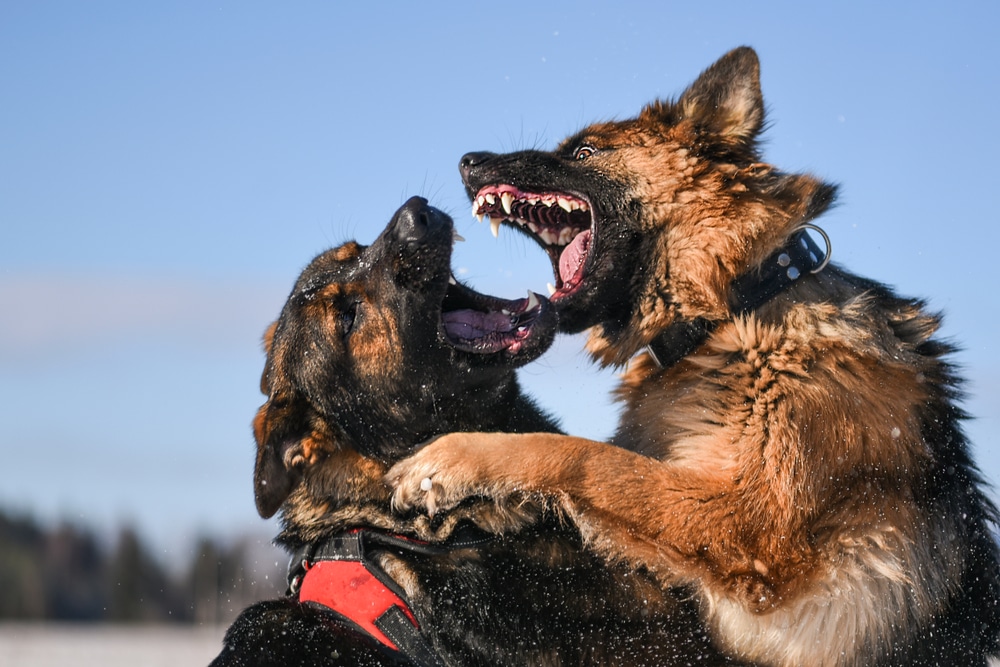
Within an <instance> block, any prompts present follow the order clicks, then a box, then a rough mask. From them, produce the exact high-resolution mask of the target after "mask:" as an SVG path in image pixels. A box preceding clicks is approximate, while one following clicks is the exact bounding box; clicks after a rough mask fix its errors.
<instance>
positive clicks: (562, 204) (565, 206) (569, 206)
mask: <svg viewBox="0 0 1000 667" xmlns="http://www.w3.org/2000/svg"><path fill="white" fill-rule="evenodd" d="M556 203H557V204H559V208H561V209H562V210H564V211H566V212H567V213H572V212H573V203H572V202H570V201H569V200H568V199H566V198H565V197H559V199H557V200H556Z"/></svg>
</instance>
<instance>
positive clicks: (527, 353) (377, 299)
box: [212, 198, 736, 667]
mask: <svg viewBox="0 0 1000 667" xmlns="http://www.w3.org/2000/svg"><path fill="white" fill-rule="evenodd" d="M453 231H454V229H453V226H452V221H451V219H450V218H448V217H447V216H446V215H444V214H443V213H441V212H440V211H436V210H435V209H432V208H431V207H429V206H427V202H426V201H424V200H422V199H420V198H412V199H411V200H410V201H408V202H407V203H406V204H404V206H403V207H402V208H401V209H400V210H399V211H398V212H397V213H396V215H395V216H394V217H393V220H392V221H391V222H390V224H389V225H388V226H387V228H386V229H385V230H384V231H383V232H382V234H381V235H380V236H379V238H378V239H376V241H375V242H374V243H373V244H372V245H370V246H367V247H362V246H359V245H357V244H355V243H348V244H345V245H343V246H340V247H339V248H336V249H333V250H330V251H327V252H325V253H323V254H321V255H319V256H318V257H317V258H316V259H314V260H313V262H311V263H310V265H309V266H308V267H306V269H305V270H304V271H303V273H302V275H301V276H300V277H299V279H298V281H297V282H296V285H295V288H294V289H293V291H292V293H291V294H290V295H289V298H288V300H287V302H286V303H285V306H284V308H283V309H282V313H281V316H280V317H279V319H278V322H277V323H276V324H275V325H274V326H273V327H271V328H270V329H269V330H268V332H267V333H266V335H265V349H266V352H267V363H266V366H265V371H264V375H263V378H262V381H261V388H262V390H263V392H264V393H265V394H266V395H267V401H266V402H265V403H264V405H262V406H261V407H260V409H259V411H258V412H257V416H256V418H255V419H254V435H255V437H256V440H257V445H258V450H257V465H256V468H255V473H254V488H255V496H256V501H257V507H258V510H259V512H260V513H261V515H262V516H264V517H269V516H271V515H272V514H274V513H275V512H276V511H278V510H279V509H280V513H281V522H282V532H281V535H280V536H279V542H281V543H282V544H284V545H285V546H286V547H288V548H289V549H290V550H292V551H293V552H295V550H297V549H299V548H300V547H305V546H307V545H313V546H315V545H317V544H322V543H323V542H324V541H325V540H326V538H330V537H332V536H335V535H341V534H342V533H344V532H345V531H351V530H353V529H358V528H362V529H365V530H366V531H369V532H370V533H377V532H382V533H392V534H397V535H406V536H411V537H418V538H421V539H423V540H427V541H435V542H439V543H444V545H443V546H442V545H440V544H439V546H440V547H441V548H440V550H439V551H438V552H435V553H427V552H425V551H422V550H419V549H415V550H412V551H411V550H407V549H403V548H399V547H398V546H382V547H379V546H378V543H377V542H375V543H374V544H375V546H374V547H372V548H371V549H370V550H369V553H368V556H369V557H370V559H371V561H372V562H374V563H376V564H377V565H378V566H379V567H380V568H381V569H382V570H383V571H384V572H386V573H387V575H388V576H389V578H391V580H392V582H394V583H395V584H396V585H398V587H399V588H401V589H403V591H405V598H406V602H407V606H408V607H409V609H410V611H411V612H412V614H413V616H414V618H415V619H416V621H417V623H418V624H419V627H420V632H421V635H422V636H423V637H424V639H425V640H426V641H427V643H428V644H429V645H430V646H431V648H432V650H433V651H434V652H435V653H436V654H437V655H438V657H439V658H440V659H441V661H442V664H446V665H469V666H472V665H492V666H494V667H498V666H504V665H510V666H512V667H528V666H537V667H542V666H544V667H556V666H558V665H584V664H587V665H621V666H623V667H625V666H627V667H637V666H642V665H647V666H649V667H653V666H656V667H662V666H665V665H690V664H699V665H706V666H710V665H733V664H736V661H734V660H732V659H731V658H728V657H727V656H724V655H722V654H721V652H720V651H718V649H717V648H716V647H715V646H714V645H713V644H712V642H711V640H710V639H709V638H708V636H707V632H706V630H705V628H704V626H703V625H702V624H701V622H700V620H699V618H698V614H697V607H696V605H695V604H694V603H693V601H692V600H691V598H690V595H689V594H688V592H687V591H684V590H678V589H670V590H668V589H664V588H663V587H662V585H661V584H660V582H659V581H658V580H657V579H656V578H655V577H653V576H652V575H650V574H649V573H647V572H640V571H636V570H635V569H634V568H630V567H628V566H626V565H625V564H621V563H620V564H608V563H607V562H606V561H605V560H603V559H601V558H600V557H598V556H596V555H595V554H593V553H592V552H590V551H588V550H586V549H584V548H583V545H582V540H581V538H580V534H579V532H578V531H576V530H575V529H574V528H572V527H571V526H569V525H567V523H566V522H565V520H564V518H563V517H561V516H559V515H558V514H555V513H546V512H544V511H543V510H544V508H542V507H541V506H540V504H539V503H534V502H531V499H529V498H526V499H522V502H519V503H516V504H510V505H498V504H495V503H492V502H489V501H487V500H480V501H478V502H473V503H468V504H465V505H463V507H462V508H460V509H458V510H456V511H454V512H451V513H449V514H448V515H447V516H443V517H437V518H436V519H434V520H431V519H430V518H429V517H428V516H426V515H424V514H417V513H414V514H411V515H410V516H405V517H404V516H399V515H398V514H396V513H394V512H393V511H392V508H391V505H390V495H391V489H390V488H389V487H388V486H386V484H385V482H384V475H385V474H386V472H387V470H388V468H389V466H390V465H391V464H392V463H394V462H396V461H398V460H400V459H402V458H403V457H405V456H406V455H408V454H410V453H412V451H414V450H415V449H416V448H417V447H418V446H419V443H422V442H426V441H427V440H428V439H429V438H432V437H435V436H438V435H440V434H442V433H447V432H449V431H454V430H474V429H480V428H481V429H485V430H495V431H508V432H521V433H526V432H539V431H557V430H558V427H557V425H556V424H555V422H553V421H552V420H551V419H550V418H549V417H548V416H547V415H545V414H544V413H543V412H541V411H540V410H539V409H538V407H537V406H536V405H535V404H534V402H533V401H532V400H531V399H530V398H529V397H527V396H525V395H524V394H523V393H522V392H521V391H520V388H519V384H518V382H517V378H516V375H515V371H516V369H517V368H519V367H521V366H523V365H524V364H526V363H528V362H530V361H532V360H533V359H535V358H537V357H538V356H539V355H540V354H541V353H542V352H543V351H544V350H545V349H547V348H548V346H549V345H550V344H551V342H552V340H553V339H554V337H555V333H556V317H555V311H554V309H553V308H551V306H550V304H548V302H547V301H546V300H544V299H541V298H538V299H534V298H532V299H515V300H512V301H508V300H503V299H498V298H494V297H489V296H486V295H482V294H477V293H475V292H473V291H472V290H471V289H469V288H467V287H465V286H463V285H461V284H460V283H457V282H456V281H452V280H449V278H450V276H451V271H450V264H449V262H450V257H451V246H452V242H453ZM477 314H478V316H477ZM500 315H503V316H504V317H498V316H500ZM463 322H464V323H467V324H469V323H471V324H470V327H469V328H468V329H464V328H463V327H462V326H461V325H462V323H463ZM472 325H474V326H472ZM470 330H471V331H472V333H471V334H470V333H469V331H470ZM470 335H472V336H474V337H469V336H470ZM539 517H541V519H540V520H539ZM460 524H464V525H460ZM468 524H472V525H474V526H476V527H478V529H477V530H476V531H475V534H476V535H478V536H480V537H482V536H483V535H484V534H485V533H507V534H510V536H509V537H508V536H506V535H505V536H503V537H496V538H489V539H481V540H480V541H479V543H478V544H476V545H475V546H472V547H470V546H468V545H464V546H462V545H456V544H454V540H452V541H451V542H448V541H447V538H449V536H451V535H452V533H453V532H454V531H460V534H467V533H468V531H469V530H470V526H469V525H468ZM299 558H301V553H299ZM297 562H298V561H296V563H297ZM331 656H332V657H331ZM331 660H332V661H333V663H336V664H343V665H354V666H358V667H360V666H366V667H376V666H378V667H401V666H403V665H410V664H416V663H415V662H411V660H415V656H413V655H409V654H406V655H402V654H397V653H393V652H390V651H387V650H384V647H381V648H380V647H379V646H378V645H376V644H375V642H374V641H373V640H371V639H370V638H368V637H366V636H365V635H364V634H363V633H361V632H360V631H359V630H357V629H356V628H354V626H352V625H351V624H350V623H348V622H346V621H345V620H344V619H342V618H338V617H336V616H334V615H333V614H332V613H331V612H330V611H329V610H326V611H324V610H323V609H321V608H318V607H316V606H314V605H312V604H310V603H309V602H301V601H300V600H299V599H298V596H297V595H295V594H292V595H289V596H286V597H284V598H280V599H277V600H267V601H263V602H260V603H257V604H255V605H253V606H251V607H250V608H248V609H246V610H245V611H244V612H243V613H242V614H241V615H240V617H239V618H238V619H237V621H236V622H235V623H234V624H233V626H232V627H231V628H230V629H229V630H228V632H227V633H226V639H225V646H224V648H223V650H222V652H221V653H220V655H219V656H218V657H217V658H216V660H215V661H214V662H213V663H212V664H213V667H250V666H260V667H264V666H268V667H270V666H272V665H298V666H301V667H311V666H316V667H319V666H320V665H329V664H333V663H331ZM421 664H427V663H421Z"/></svg>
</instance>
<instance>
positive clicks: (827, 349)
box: [389, 48, 1000, 666]
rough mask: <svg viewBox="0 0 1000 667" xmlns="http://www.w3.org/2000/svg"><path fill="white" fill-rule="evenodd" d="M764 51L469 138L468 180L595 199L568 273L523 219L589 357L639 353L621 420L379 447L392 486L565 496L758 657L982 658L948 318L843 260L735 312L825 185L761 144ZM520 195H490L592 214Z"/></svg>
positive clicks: (991, 636)
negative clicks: (626, 114)
mask: <svg viewBox="0 0 1000 667" xmlns="http://www.w3.org/2000/svg"><path fill="white" fill-rule="evenodd" d="M758 71H759V67H758V62H757V57H756V54H754V53H753V51H752V50H750V49H746V48H743V49H737V50H735V51H733V52H731V53H730V54H727V55H726V56H725V57H723V58H722V59H721V60H720V61H719V62H718V63H716V64H715V65H713V66H712V67H711V68H709V69H708V70H706V72H705V73H703V74H702V75H701V77H699V79H698V80H697V81H696V82H695V83H694V84H693V85H692V86H691V87H690V88H688V90H687V91H685V92H684V93H683V94H682V95H681V97H680V98H679V99H678V100H677V101H676V102H654V103H652V104H650V105H649V106H647V107H646V108H645V109H643V110H642V112H641V113H640V114H639V116H638V117H636V118H634V119H631V120H626V121H621V122H613V123H601V124H597V125H593V126H591V127H588V128H585V129H584V130H583V131H581V132H580V133H578V134H577V135H575V136H573V137H571V138H569V139H567V140H566V141H565V142H563V144H561V145H560V147H559V148H557V149H556V150H555V151H554V152H552V153H544V152H540V151H522V152H519V153H512V154H506V155H494V154H488V153H476V154H469V155H468V156H466V157H465V158H464V159H463V163H462V170H463V177H464V178H465V181H466V185H467V187H468V189H469V193H470V196H472V197H473V198H474V200H475V198H476V197H477V194H481V193H483V192H501V191H503V189H504V188H508V189H510V190H512V191H513V190H516V191H517V195H516V197H515V199H518V200H523V201H524V202H528V200H529V197H531V196H534V197H536V199H537V196H539V195H553V196H554V195H565V196H567V197H572V198H574V200H577V201H582V202H585V203H586V205H587V209H588V210H589V211H591V215H592V221H591V223H590V226H589V229H590V233H591V234H592V236H591V237H590V238H589V248H588V251H587V254H586V259H585V260H584V264H583V269H582V271H583V273H582V274H580V275H581V276H582V277H581V278H579V280H580V282H579V286H576V283H575V281H576V280H577V278H571V277H570V276H569V274H568V273H567V274H566V275H561V273H560V270H559V256H560V253H563V252H566V251H564V249H563V245H564V244H557V243H553V242H550V241H551V239H549V240H546V239H545V238H543V237H541V236H540V235H539V234H536V233H532V235H534V236H536V238H538V240H539V242H540V243H541V244H542V245H543V246H545V247H546V248H547V250H548V251H549V253H550V255H551V256H552V259H553V265H554V267H555V269H556V277H557V287H559V290H558V291H557V292H556V293H555V294H554V295H553V296H552V301H553V303H554V304H556V306H557V308H558V309H559V314H560V318H561V321H562V322H563V325H564V328H566V329H569V330H579V329H582V328H584V327H592V328H591V337H590V341H589V344H588V345H589V349H590V351H591V353H592V354H593V356H594V357H595V359H597V360H598V361H600V362H601V363H604V364H618V365H625V364H627V370H626V372H625V373H624V376H623V378H622V383H621V387H620V388H619V389H618V398H619V399H620V401H621V403H622V407H623V412H622V417H621V422H620V424H619V428H618V432H617V434H616V435H615V437H614V439H613V442H612V443H611V444H605V443H600V442H594V441H590V440H585V439H582V438H574V437H569V436H562V435H558V434H529V435H510V434H495V433H460V434H451V435H448V436H445V437H443V438H440V439H439V440H437V441H435V442H434V443H432V444H431V445H429V446H427V447H426V448H424V449H423V450H421V451H420V452H418V453H417V454H416V455H414V456H413V457H411V458H410V459H407V460H406V461H404V462H402V463H400V464H397V465H396V466H395V467H393V469H392V470H391V471H390V474H389V479H390V480H391V482H392V483H393V484H394V485H395V486H396V491H395V496H394V501H395V502H396V504H397V505H398V506H399V507H403V508H406V507H410V506H413V505H417V506H427V507H431V508H434V507H436V508H439V509H447V508H450V507H453V506H455V505H456V504H457V503H458V502H459V501H461V500H462V499H463V498H466V497H469V496H488V497H492V498H494V499H495V500H496V502H497V503H498V504H500V505H504V504H507V503H510V502H512V501H517V500H519V499H522V498H525V497H528V498H534V499H537V500H538V501H540V502H543V503H547V504H549V505H552V506H555V507H558V508H559V509H560V510H561V511H563V512H564V513H565V514H566V515H567V516H569V517H571V518H572V520H573V522H574V523H575V525H576V526H577V527H578V528H579V530H580V531H581V533H582V534H583V536H584V539H585V541H586V543H587V544H588V545H589V547H590V548H591V549H592V550H593V551H594V552H595V553H598V554H600V555H601V556H603V557H605V558H606V559H608V560H610V561H616V562H617V561H624V562H628V563H631V564H633V565H635V566H641V567H644V568H648V569H649V570H651V571H652V572H654V573H655V575H656V576H657V577H658V578H659V579H660V580H661V581H662V582H663V584H664V585H688V586H692V587H693V588H694V589H695V590H696V591H697V595H698V598H699V599H700V601H701V605H702V611H703V617H704V619H705V621H706V622H707V623H708V624H709V625H710V626H711V627H712V629H713V630H712V631H713V634H714V637H715V639H716V640H717V641H718V642H719V643H720V644H721V645H722V646H724V647H725V648H726V649H727V650H728V651H729V652H730V653H731V654H732V655H735V656H739V657H741V658H744V659H749V660H753V661H756V662H759V663H761V664H770V665H782V666H791V665H817V666H825V665H899V664H913V665H917V664H919V665H932V664H963V665H973V664H975V665H984V664H985V663H986V656H987V655H993V654H996V652H997V651H998V629H1000V616H998V611H997V606H998V597H1000V566H998V556H997V547H996V543H995V541H994V539H993V537H992V531H993V529H994V528H995V521H996V516H995V514H996V513H995V509H994V508H993V506H992V504H991V503H990V502H989V501H988V500H987V498H986V496H985V494H984V491H983V487H984V484H983V482H982V480H981V478H980V476H979V474H978V472H977V471H976V469H975V467H974V465H973V464H972V462H971V460H970V459H969V452H968V448H967V444H966V443H965V441H964V438H963V436H962V433H961V427H960V420H961V418H962V417H963V415H962V413H961V410H960V409H959V408H958V407H956V405H955V399H956V395H957V390H956V380H955V379H954V377H953V374H952V371H951V368H950V366H949V365H948V363H947V362H946V361H945V360H944V359H943V358H942V357H943V355H944V354H946V353H947V352H949V351H950V349H949V347H948V346H947V345H944V344H942V343H940V342H938V341H936V340H935V339H934V338H933V337H932V336H933V334H934V333H935V331H936V330H937V328H938V318H937V317H936V316H934V315H932V314H929V313H927V312H926V311H925V310H924V308H923V304H922V303H921V302H919V301H914V300H909V299H904V298H900V297H897V296H895V295H894V294H893V293H892V292H891V291H890V290H889V289H888V288H886V287H885V286H883V285H879V284H877V283H874V282H872V281H868V280H865V279H862V278H859V277H857V276H854V275H852V274H850V273H848V272H847V271H844V270H842V269H840V268H838V267H835V266H831V267H827V268H826V269H825V270H824V271H823V272H821V273H819V274H817V275H806V276H803V278H802V279H801V280H799V281H798V282H797V283H795V284H794V285H793V286H792V287H791V288H790V289H788V290H786V291H785V292H783V293H782V294H780V295H779V296H777V297H776V298H773V299H771V300H770V301H768V302H766V303H765V304H764V305H763V306H761V307H759V308H757V309H756V310H755V311H754V312H751V313H749V314H743V315H741V314H735V313H734V312H733V311H732V310H731V307H730V305H729V300H730V287H731V285H732V283H733V281H734V280H735V279H736V278H737V277H739V276H742V275H744V274H747V273H750V272H753V271H755V270H756V269H757V267H759V266H760V264H761V262H763V261H764V260H765V258H767V257H768V256H769V255H771V254H772V253H773V252H775V251H776V250H777V249H779V248H780V247H782V245H783V244H784V243H785V242H786V240H787V239H788V237H789V236H790V235H791V234H792V233H793V231H794V230H795V229H796V228H797V227H798V226H799V225H801V224H802V223H804V222H807V221H809V220H811V219H812V218H814V217H815V216H816V215H818V214H820V213H822V211H823V210H824V209H825V208H827V206H828V205H829V203H830V202H831V201H832V198H833V193H834V188H833V187H832V186H829V185H827V184H825V183H823V182H821V181H820V180H818V179H816V178H814V177H812V176H809V175H801V174H785V173H783V172H781V171H779V170H778V169H776V168H774V167H772V166H770V165H767V164H764V163H762V162H761V158H760V155H759V151H758V147H757V138H758V134H759V132H760V131H761V128H762V126H763V121H764V113H763V100H762V96H761V93H760V84H759V73H758ZM528 193H530V194H528ZM518 205H519V204H518V203H517V202H515V206H514V211H515V212H514V213H509V212H507V213H505V212H502V211H500V210H499V208H498V207H496V206H493V207H492V208H491V205H490V204H483V205H482V208H481V211H482V212H485V213H486V214H487V215H491V214H492V215H494V216H496V215H503V216H504V217H505V218H509V219H510V220H509V222H511V224H513V225H514V226H515V227H519V228H522V230H523V231H527V226H526V223H525V222H524V221H525V220H534V221H535V222H536V223H537V225H538V226H541V227H546V226H547V228H548V229H549V230H550V231H555V232H558V231H560V228H561V227H566V226H569V225H571V224H572V226H573V235H576V234H577V233H578V232H584V228H583V226H582V225H581V224H580V223H579V221H577V222H575V223H570V222H569V221H568V218H567V219H565V220H563V221H561V222H558V223H553V222H551V221H549V220H547V219H544V218H540V217H532V215H533V214H531V213H530V212H527V211H528V204H527V203H525V208H518ZM557 213H558V212H557ZM519 218H520V219H521V220H522V222H520V223H519V222H518V221H517V219H519ZM539 220H545V221H544V222H539ZM534 231H536V230H533V232H534ZM699 319H700V320H704V321H708V322H711V323H712V324H713V325H714V329H713V330H712V333H711V334H710V335H709V337H708V339H707V340H706V341H705V342H704V343H703V344H701V345H700V346H699V347H698V348H697V349H696V350H695V351H694V352H692V353H691V354H688V355H687V356H686V357H685V358H683V359H682V360H681V361H680V362H679V363H677V364H676V365H673V366H671V367H668V368H660V367H659V366H658V365H657V364H656V363H654V361H653V360H652V359H651V358H650V356H649V355H648V354H645V353H643V348H644V347H645V346H646V345H648V344H649V343H651V342H652V341H654V340H655V339H657V337H658V336H660V335H661V334H662V333H663V332H664V330H665V329H666V328H667V327H668V326H670V325H671V324H673V323H675V322H678V321H694V320H699ZM637 354H638V356H636V355H637ZM428 477H430V478H431V479H432V480H433V488H432V490H431V491H429V492H423V491H421V490H420V481H421V480H423V479H424V478H428Z"/></svg>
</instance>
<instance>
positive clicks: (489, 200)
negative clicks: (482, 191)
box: [485, 192, 497, 206]
mask: <svg viewBox="0 0 1000 667" xmlns="http://www.w3.org/2000/svg"><path fill="white" fill-rule="evenodd" d="M485 199H486V203H488V204H489V205H490V206H493V204H496V203H497V198H496V195H494V194H493V193H492V192H491V193H490V194H488V195H486V197H485Z"/></svg>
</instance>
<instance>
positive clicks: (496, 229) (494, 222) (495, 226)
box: [490, 218, 502, 239]
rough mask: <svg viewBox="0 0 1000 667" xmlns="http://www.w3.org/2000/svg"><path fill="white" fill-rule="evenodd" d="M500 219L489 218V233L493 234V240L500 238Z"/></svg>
mask: <svg viewBox="0 0 1000 667" xmlns="http://www.w3.org/2000/svg"><path fill="white" fill-rule="evenodd" d="M501 222H502V221H501V219H500V218H490V231H491V232H493V238H495V239H496V238H500V223H501Z"/></svg>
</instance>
